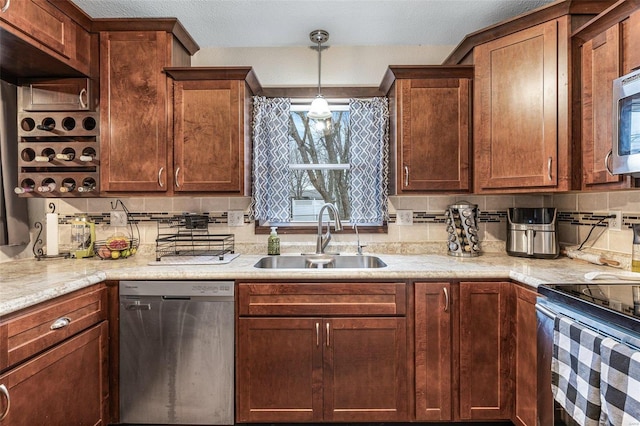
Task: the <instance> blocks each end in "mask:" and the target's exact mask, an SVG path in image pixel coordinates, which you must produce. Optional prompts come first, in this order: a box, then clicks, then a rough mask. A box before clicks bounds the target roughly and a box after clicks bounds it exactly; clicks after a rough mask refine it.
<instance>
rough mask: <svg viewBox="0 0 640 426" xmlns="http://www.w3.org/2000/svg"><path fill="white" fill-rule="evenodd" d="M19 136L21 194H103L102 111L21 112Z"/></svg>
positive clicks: (19, 192) (19, 189) (19, 114)
mask: <svg viewBox="0 0 640 426" xmlns="http://www.w3.org/2000/svg"><path fill="white" fill-rule="evenodd" d="M18 139H19V142H18V166H19V171H18V187H17V188H16V193H18V194H19V195H20V196H22V197H97V196H99V189H100V185H99V180H100V144H99V142H100V126H99V113H97V112H81V111H73V112H19V113H18ZM39 189H40V190H39Z"/></svg>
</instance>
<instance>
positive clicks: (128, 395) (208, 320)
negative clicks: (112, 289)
mask: <svg viewBox="0 0 640 426" xmlns="http://www.w3.org/2000/svg"><path fill="white" fill-rule="evenodd" d="M233 300H234V286H233V281H121V282H120V421H121V422H122V423H128V424H177V425H180V424H189V425H220V424H222V425H232V424H233V423H234V385H233V381H234V379H233V377H234V372H233V370H234V302H233Z"/></svg>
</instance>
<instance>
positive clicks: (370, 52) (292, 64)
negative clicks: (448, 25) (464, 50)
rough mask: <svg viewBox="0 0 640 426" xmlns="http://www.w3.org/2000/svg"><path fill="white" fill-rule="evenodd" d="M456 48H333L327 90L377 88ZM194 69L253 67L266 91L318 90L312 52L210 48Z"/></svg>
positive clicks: (327, 59) (328, 54)
mask: <svg viewBox="0 0 640 426" xmlns="http://www.w3.org/2000/svg"><path fill="white" fill-rule="evenodd" d="M454 47H455V46H329V49H326V50H324V51H323V52H322V85H323V86H325V85H326V86H369V87H378V86H379V85H380V82H381V81H382V77H383V76H384V73H385V71H386V70H387V67H388V66H389V65H438V64H441V63H442V61H443V60H444V59H445V58H446V57H447V56H448V55H449V53H451V51H452V50H453V49H454ZM191 65H193V66H252V67H253V69H254V71H255V72H256V74H257V76H258V80H260V84H262V86H263V87H274V86H275V87H282V86H286V87H295V86H315V85H317V84H318V53H317V51H316V50H313V49H311V48H309V47H256V48H253V47H247V48H232V49H231V48H226V49H225V48H205V49H202V50H200V51H199V52H197V53H196V54H195V56H194V57H193V59H192V61H191Z"/></svg>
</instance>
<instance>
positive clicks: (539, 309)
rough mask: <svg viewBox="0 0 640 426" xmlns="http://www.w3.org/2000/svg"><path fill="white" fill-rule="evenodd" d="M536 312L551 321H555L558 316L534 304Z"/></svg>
mask: <svg viewBox="0 0 640 426" xmlns="http://www.w3.org/2000/svg"><path fill="white" fill-rule="evenodd" d="M536 311H538V312H540V313H541V314H543V315H545V316H547V317H549V318H551V319H555V318H556V317H557V316H558V315H557V314H556V313H555V312H553V311H552V310H550V309H548V308H545V307H544V306H542V305H540V304H537V303H536Z"/></svg>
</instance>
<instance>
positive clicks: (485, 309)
mask: <svg viewBox="0 0 640 426" xmlns="http://www.w3.org/2000/svg"><path fill="white" fill-rule="evenodd" d="M509 285H510V284H509V283H501V282H486V283H484V282H469V283H466V282H463V283H460V306H459V312H460V380H459V382H460V418H461V419H463V420H503V419H504V420H507V419H509V418H510V417H511V403H512V401H513V400H512V395H511V394H512V389H511V387H510V386H509V383H510V381H509V380H510V373H511V371H510V365H509V355H510V354H509V345H508V342H509V338H510V326H509V321H510V318H509V315H508V290H509Z"/></svg>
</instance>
